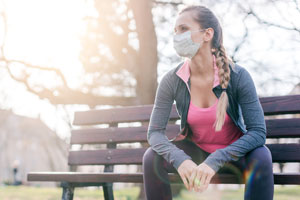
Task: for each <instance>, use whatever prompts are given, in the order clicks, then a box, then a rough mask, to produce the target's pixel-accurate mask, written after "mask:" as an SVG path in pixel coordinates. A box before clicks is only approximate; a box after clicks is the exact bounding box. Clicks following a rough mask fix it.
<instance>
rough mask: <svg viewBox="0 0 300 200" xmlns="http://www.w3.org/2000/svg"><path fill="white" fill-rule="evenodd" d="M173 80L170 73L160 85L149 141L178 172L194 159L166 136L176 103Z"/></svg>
mask: <svg viewBox="0 0 300 200" xmlns="http://www.w3.org/2000/svg"><path fill="white" fill-rule="evenodd" d="M171 78H172V77H171V74H170V73H167V74H165V75H164V76H163V78H162V80H161V81H160V83H159V85H158V88H157V91H156V96H155V101H154V106H153V110H152V113H151V116H150V123H149V127H148V131H147V140H148V143H149V144H150V146H151V148H152V149H153V150H154V151H155V152H157V153H158V154H159V155H161V156H162V157H163V158H164V159H166V160H167V161H168V162H169V163H171V164H172V165H173V166H174V168H176V170H177V169H178V167H179V165H180V164H181V163H182V162H183V161H184V160H186V159H190V160H192V158H191V157H190V156H189V155H187V154H186V153H185V152H184V151H183V150H181V149H179V148H178V147H177V146H176V145H174V144H173V143H171V142H170V141H169V140H168V138H167V136H166V134H165V129H166V126H167V124H168V121H169V117H170V113H171V109H172V105H173V102H174V95H173V90H172V81H171Z"/></svg>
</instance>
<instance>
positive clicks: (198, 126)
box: [187, 59, 243, 153]
mask: <svg viewBox="0 0 300 200" xmlns="http://www.w3.org/2000/svg"><path fill="white" fill-rule="evenodd" d="M218 84H219V77H218V67H217V66H216V64H215V59H214V87H215V86H217V85H218ZM218 101H219V99H217V100H216V101H215V103H214V104H213V105H212V106H210V107H208V108H200V107H198V106H196V105H194V104H193V102H192V100H191V101H190V106H189V110H188V115H187V123H188V124H189V126H190V128H191V130H192V133H193V134H192V135H191V139H192V141H194V143H195V144H197V145H198V146H199V147H200V148H201V149H203V150H204V151H206V152H209V153H213V152H214V151H215V150H217V149H221V148H225V147H226V146H228V145H229V144H231V143H233V142H234V141H236V140H237V139H238V138H240V137H241V136H242V135H243V133H242V132H241V131H240V130H239V128H238V127H237V126H236V125H235V124H234V123H233V121H232V120H231V118H230V116H229V115H228V114H227V113H226V116H225V122H224V125H223V127H222V130H220V131H218V132H216V131H215V130H214V127H213V124H214V122H215V120H216V109H217V103H218Z"/></svg>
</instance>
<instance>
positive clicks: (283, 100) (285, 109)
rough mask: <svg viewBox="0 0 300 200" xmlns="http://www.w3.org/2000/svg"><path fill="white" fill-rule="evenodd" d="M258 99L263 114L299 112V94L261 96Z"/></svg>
mask: <svg viewBox="0 0 300 200" xmlns="http://www.w3.org/2000/svg"><path fill="white" fill-rule="evenodd" d="M259 100H260V103H261V105H262V107H263V110H264V113H265V115H278V114H297V113H300V95H285V96H272V97H262V98H260V99H259Z"/></svg>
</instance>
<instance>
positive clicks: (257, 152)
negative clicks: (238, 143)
mask: <svg viewBox="0 0 300 200" xmlns="http://www.w3.org/2000/svg"><path fill="white" fill-rule="evenodd" d="M247 162H248V165H251V167H254V165H255V166H256V167H259V168H263V169H264V170H272V168H273V164H272V154H271V151H270V150H269V148H268V147H267V146H265V145H263V146H261V147H257V148H255V149H253V150H252V151H250V152H249V153H248V156H247Z"/></svg>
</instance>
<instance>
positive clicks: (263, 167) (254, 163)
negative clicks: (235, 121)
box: [143, 139, 274, 200]
mask: <svg viewBox="0 0 300 200" xmlns="http://www.w3.org/2000/svg"><path fill="white" fill-rule="evenodd" d="M172 143H173V144H175V145H176V146H177V147H178V148H180V149H182V150H183V151H184V152H185V153H186V154H187V155H189V156H191V157H192V160H193V161H194V162H195V163H196V164H197V165H199V164H200V163H202V162H203V161H204V160H205V158H206V157H207V156H208V155H209V154H210V153H208V152H206V151H204V150H202V149H201V148H199V147H198V146H197V145H196V144H195V143H194V142H192V141H191V140H189V139H184V140H181V141H173V142H172ZM168 173H177V174H178V172H177V170H176V169H175V168H174V167H173V166H172V165H171V164H170V163H168V162H167V161H166V160H165V159H164V158H163V157H162V156H160V155H158V154H157V153H156V152H155V151H153V150H152V148H151V147H149V148H148V149H147V150H146V152H145V154H144V156H143V178H144V189H145V193H146V197H147V200H158V199H159V200H169V199H172V192H171V187H170V182H169V177H168ZM217 173H234V174H237V175H238V176H239V177H241V178H243V176H245V178H246V182H245V193H244V199H245V200H271V199H273V193H274V179H273V166H272V156H271V152H270V150H269V149H268V148H267V147H266V146H265V145H264V146H261V147H258V148H255V149H254V150H252V151H250V152H248V153H247V154H246V155H245V156H244V157H242V158H240V159H239V160H238V161H232V162H229V163H226V164H225V165H224V166H223V167H222V168H220V170H219V171H218V172H217ZM182 183H183V182H182Z"/></svg>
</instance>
